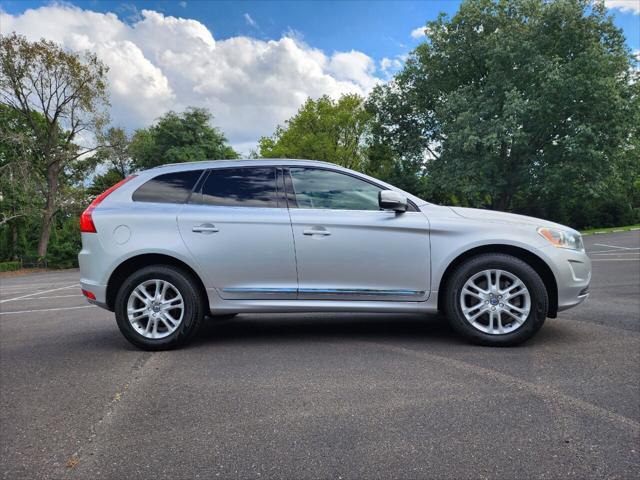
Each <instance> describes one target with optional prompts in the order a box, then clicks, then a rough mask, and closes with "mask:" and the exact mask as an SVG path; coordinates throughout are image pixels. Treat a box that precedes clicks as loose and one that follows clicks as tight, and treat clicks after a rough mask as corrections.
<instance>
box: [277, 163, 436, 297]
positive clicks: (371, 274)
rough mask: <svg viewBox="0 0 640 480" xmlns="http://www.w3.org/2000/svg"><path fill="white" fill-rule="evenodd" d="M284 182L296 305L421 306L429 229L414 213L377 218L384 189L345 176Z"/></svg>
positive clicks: (312, 175)
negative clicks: (298, 301)
mask: <svg viewBox="0 0 640 480" xmlns="http://www.w3.org/2000/svg"><path fill="white" fill-rule="evenodd" d="M289 172H290V176H289V175H287V176H286V180H287V189H288V194H289V195H288V197H289V207H290V210H289V212H290V215H291V224H292V228H293V234H294V240H295V245H296V256H297V266H298V288H299V295H298V298H300V299H306V300H310V299H323V300H393V301H424V300H426V299H427V298H428V296H429V287H430V265H431V263H430V258H429V254H430V247H429V223H428V221H427V218H426V217H425V216H424V214H423V213H422V212H420V211H419V210H418V209H417V208H414V207H413V206H411V208H410V210H409V211H407V212H404V213H396V212H394V211H388V210H380V208H379V207H378V192H379V191H380V190H381V189H382V188H381V187H379V186H377V185H374V184H372V183H370V182H368V181H367V180H365V179H362V178H360V177H356V176H353V175H350V174H348V173H345V172H340V171H335V170H330V169H321V168H307V167H304V168H300V167H290V168H289Z"/></svg>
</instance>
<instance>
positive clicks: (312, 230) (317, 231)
mask: <svg viewBox="0 0 640 480" xmlns="http://www.w3.org/2000/svg"><path fill="white" fill-rule="evenodd" d="M302 234H303V235H322V236H327V235H331V232H330V231H329V230H327V229H326V228H306V229H304V230H303V231H302Z"/></svg>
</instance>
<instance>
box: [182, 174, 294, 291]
mask: <svg viewBox="0 0 640 480" xmlns="http://www.w3.org/2000/svg"><path fill="white" fill-rule="evenodd" d="M278 184H280V187H279V186H278ZM282 186H283V183H282V179H281V175H280V176H278V169H276V168H275V167H233V168H215V169H211V170H210V171H209V172H208V173H207V174H206V178H204V179H203V180H202V181H201V182H199V185H198V186H196V190H195V191H194V193H193V194H192V196H191V199H190V201H189V203H188V204H187V205H185V206H184V208H183V209H182V211H181V212H180V214H179V216H178V225H179V228H180V233H181V235H182V237H183V239H184V242H185V244H186V245H187V248H188V249H189V250H190V252H191V254H192V255H193V256H194V258H195V259H196V261H197V262H198V263H199V264H200V267H201V268H202V271H204V272H206V275H207V280H208V285H207V286H208V287H214V288H215V289H216V290H217V292H218V293H219V295H220V296H221V297H222V298H225V299H294V298H296V291H297V275H296V263H295V251H294V246H293V236H292V233H291V223H290V219H289V213H288V210H287V208H286V202H285V201H284V198H283V196H282V193H283V192H282Z"/></svg>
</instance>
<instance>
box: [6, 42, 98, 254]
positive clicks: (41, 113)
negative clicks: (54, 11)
mask: <svg viewBox="0 0 640 480" xmlns="http://www.w3.org/2000/svg"><path fill="white" fill-rule="evenodd" d="M106 72H107V68H106V67H105V66H104V64H103V63H102V62H100V60H98V58H97V57H96V56H95V55H94V54H91V53H87V54H86V55H84V56H80V55H77V54H75V53H70V52H67V51H65V50H63V49H62V48H61V47H59V46H58V45H56V44H55V43H53V42H49V41H46V40H40V41H39V42H33V43H32V42H29V41H27V39H26V38H25V37H22V36H19V35H16V34H15V33H13V34H11V35H7V36H5V35H1V36H0V104H1V105H3V106H5V107H9V108H10V109H12V110H13V111H14V112H16V113H17V114H18V115H20V116H21V117H22V120H23V122H24V124H25V125H26V126H28V128H29V130H30V137H31V138H32V139H33V159H34V164H33V168H34V170H36V171H38V172H39V173H40V174H41V175H42V178H44V188H43V193H44V198H45V207H44V209H43V213H42V226H41V228H40V238H39V242H38V255H39V256H40V257H44V256H46V253H47V247H48V244H49V237H50V235H51V226H52V223H53V218H54V215H55V214H56V212H57V210H58V207H59V204H60V186H61V185H60V177H61V176H63V175H65V174H66V173H68V172H65V170H67V169H70V168H74V167H75V166H77V165H78V164H79V163H81V162H82V160H81V156H82V155H83V154H85V153H87V149H83V148H81V147H79V146H78V145H77V144H76V143H74V142H75V141H76V139H77V138H78V136H79V135H82V134H86V133H92V132H93V133H95V132H96V131H98V130H99V129H100V128H101V127H102V125H103V124H104V123H105V121H106V119H107V116H106V114H105V107H106V106H107V105H108V100H107V94H106V83H105V76H106Z"/></svg>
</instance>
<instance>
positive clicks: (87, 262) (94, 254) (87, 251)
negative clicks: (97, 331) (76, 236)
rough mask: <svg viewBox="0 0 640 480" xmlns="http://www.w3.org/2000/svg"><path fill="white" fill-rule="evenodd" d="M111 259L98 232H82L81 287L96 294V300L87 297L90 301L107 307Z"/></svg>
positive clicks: (79, 261) (79, 258)
mask: <svg viewBox="0 0 640 480" xmlns="http://www.w3.org/2000/svg"><path fill="white" fill-rule="evenodd" d="M111 261H112V259H111V258H110V256H109V255H107V253H106V252H105V250H104V248H102V245H101V243H100V240H99V239H98V235H97V234H95V233H83V234H82V250H81V251H80V253H79V254H78V265H79V266H80V287H81V288H82V289H83V290H87V291H89V292H91V293H93V295H95V297H96V298H95V300H91V299H87V300H88V301H89V303H93V304H94V305H98V306H99V307H102V308H107V309H108V307H107V283H108V280H109V277H108V275H109V265H110V263H111Z"/></svg>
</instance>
